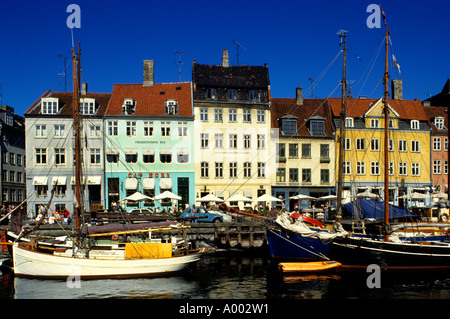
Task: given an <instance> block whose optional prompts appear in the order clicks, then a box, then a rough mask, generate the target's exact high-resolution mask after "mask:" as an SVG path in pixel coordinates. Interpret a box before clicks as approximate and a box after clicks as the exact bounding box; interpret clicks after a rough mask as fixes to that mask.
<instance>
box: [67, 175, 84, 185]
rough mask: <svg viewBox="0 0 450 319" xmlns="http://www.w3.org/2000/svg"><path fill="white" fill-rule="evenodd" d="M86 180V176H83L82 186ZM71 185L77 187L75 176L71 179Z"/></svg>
mask: <svg viewBox="0 0 450 319" xmlns="http://www.w3.org/2000/svg"><path fill="white" fill-rule="evenodd" d="M85 180H86V177H85V176H83V177H82V178H81V184H84V181H85ZM70 185H75V176H72V177H71V178H70Z"/></svg>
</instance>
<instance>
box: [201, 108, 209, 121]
mask: <svg viewBox="0 0 450 319" xmlns="http://www.w3.org/2000/svg"><path fill="white" fill-rule="evenodd" d="M200 121H202V122H208V109H200Z"/></svg>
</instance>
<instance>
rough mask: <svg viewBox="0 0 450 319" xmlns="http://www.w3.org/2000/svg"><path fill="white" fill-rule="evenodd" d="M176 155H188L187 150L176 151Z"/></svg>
mask: <svg viewBox="0 0 450 319" xmlns="http://www.w3.org/2000/svg"><path fill="white" fill-rule="evenodd" d="M178 155H189V150H188V149H187V148H180V149H178Z"/></svg>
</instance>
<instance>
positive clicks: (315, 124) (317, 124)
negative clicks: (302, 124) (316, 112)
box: [311, 120, 325, 135]
mask: <svg viewBox="0 0 450 319" xmlns="http://www.w3.org/2000/svg"><path fill="white" fill-rule="evenodd" d="M311 135H325V123H324V121H317V120H312V121H311Z"/></svg>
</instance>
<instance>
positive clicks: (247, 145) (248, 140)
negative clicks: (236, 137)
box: [244, 134, 251, 149]
mask: <svg viewBox="0 0 450 319" xmlns="http://www.w3.org/2000/svg"><path fill="white" fill-rule="evenodd" d="M244 148H246V149H249V148H251V135H249V134H244Z"/></svg>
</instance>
